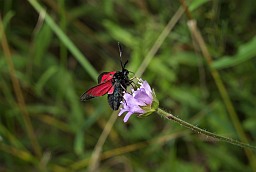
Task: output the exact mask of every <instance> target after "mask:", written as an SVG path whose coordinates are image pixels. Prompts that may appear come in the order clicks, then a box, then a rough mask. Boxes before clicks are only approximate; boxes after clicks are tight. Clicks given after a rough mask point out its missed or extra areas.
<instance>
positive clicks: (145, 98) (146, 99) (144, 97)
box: [134, 88, 153, 106]
mask: <svg viewBox="0 0 256 172" xmlns="http://www.w3.org/2000/svg"><path fill="white" fill-rule="evenodd" d="M134 98H135V99H136V100H137V101H139V102H143V103H144V104H145V105H147V104H148V105H149V104H151V103H152V101H153V99H152V98H151V97H150V96H149V95H148V94H147V93H146V91H145V89H143V88H142V89H140V91H139V92H138V93H137V94H136V95H135V96H134ZM145 105H140V106H145Z"/></svg>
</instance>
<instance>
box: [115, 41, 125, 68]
mask: <svg viewBox="0 0 256 172" xmlns="http://www.w3.org/2000/svg"><path fill="white" fill-rule="evenodd" d="M117 45H118V49H119V56H120V63H121V66H122V69H124V67H125V65H123V57H122V54H123V49H122V46H121V44H120V42H117Z"/></svg>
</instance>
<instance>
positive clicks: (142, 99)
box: [118, 80, 159, 122]
mask: <svg viewBox="0 0 256 172" xmlns="http://www.w3.org/2000/svg"><path fill="white" fill-rule="evenodd" d="M139 85H140V88H138V89H137V90H133V89H132V90H131V91H132V92H131V94H130V93H125V94H124V100H123V101H122V102H121V103H122V104H123V107H122V108H121V110H120V112H119V114H118V116H121V115H122V114H123V113H125V112H127V113H126V115H125V117H124V122H127V121H128V119H129V118H130V116H131V115H132V114H136V115H138V116H140V117H142V116H148V115H149V114H151V113H152V112H154V111H155V110H156V109H157V108H158V104H159V103H158V100H157V99H156V96H155V93H154V91H152V89H151V88H150V86H149V84H148V82H147V81H143V80H140V82H139ZM152 105H153V106H152Z"/></svg>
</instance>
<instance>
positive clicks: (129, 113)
mask: <svg viewBox="0 0 256 172" xmlns="http://www.w3.org/2000/svg"><path fill="white" fill-rule="evenodd" d="M131 115H132V112H128V113H127V114H126V115H125V117H124V122H127V121H128V119H129V118H130V117H131Z"/></svg>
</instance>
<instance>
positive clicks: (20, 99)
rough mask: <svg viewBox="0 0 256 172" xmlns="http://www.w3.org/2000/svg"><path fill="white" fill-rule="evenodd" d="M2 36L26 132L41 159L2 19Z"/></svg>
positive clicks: (0, 31)
mask: <svg viewBox="0 0 256 172" xmlns="http://www.w3.org/2000/svg"><path fill="white" fill-rule="evenodd" d="M0 34H1V38H2V40H1V43H2V47H3V53H4V56H5V58H6V61H7V65H8V67H9V73H10V78H11V81H12V85H13V89H14V92H15V95H16V97H17V100H18V102H17V104H18V106H19V108H20V111H21V113H22V114H23V115H22V117H23V120H24V123H25V127H26V132H27V134H28V137H29V139H30V141H31V146H32V148H33V149H34V152H35V154H36V155H37V157H38V158H41V156H42V151H41V147H40V145H39V143H38V141H37V138H36V134H35V132H34V128H33V126H32V123H31V119H30V117H29V113H28V111H27V109H26V103H25V99H24V96H23V93H22V90H21V86H20V83H19V80H18V79H17V78H16V76H15V68H14V64H13V61H12V55H11V51H10V48H9V45H8V42H7V38H6V35H5V32H4V27H3V24H2V19H1V18H0Z"/></svg>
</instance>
